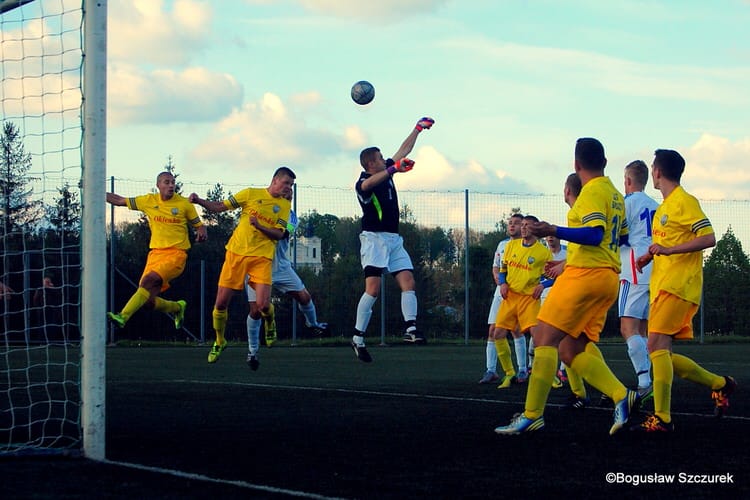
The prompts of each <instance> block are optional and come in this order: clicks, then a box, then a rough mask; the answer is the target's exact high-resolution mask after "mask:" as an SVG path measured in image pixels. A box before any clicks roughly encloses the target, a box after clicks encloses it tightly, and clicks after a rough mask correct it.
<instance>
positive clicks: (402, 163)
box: [386, 158, 414, 175]
mask: <svg viewBox="0 0 750 500" xmlns="http://www.w3.org/2000/svg"><path fill="white" fill-rule="evenodd" d="M412 168H414V160H410V159H409V158H401V159H400V160H398V161H397V162H394V163H393V165H391V166H390V167H388V168H387V169H386V170H388V173H389V174H391V175H393V174H395V173H396V172H408V171H409V170H411V169H412Z"/></svg>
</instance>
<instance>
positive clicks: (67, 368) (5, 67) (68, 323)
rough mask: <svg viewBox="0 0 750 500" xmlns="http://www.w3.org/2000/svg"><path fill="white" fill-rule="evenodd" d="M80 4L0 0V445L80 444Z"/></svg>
mask: <svg viewBox="0 0 750 500" xmlns="http://www.w3.org/2000/svg"><path fill="white" fill-rule="evenodd" d="M86 5H87V2H84V1H83V0H33V1H31V0H2V1H0V60H1V61H0V64H1V66H0V78H1V81H2V84H1V87H0V108H1V110H2V122H1V123H0V125H1V127H0V146H1V148H0V454H38V453H71V452H77V451H79V450H81V449H82V448H83V442H84V439H83V437H82V436H83V432H82V428H83V426H84V424H85V420H86V417H85V413H84V412H83V411H82V408H83V406H84V404H83V401H84V400H85V399H86V398H85V396H84V394H83V391H82V372H83V368H85V364H82V359H83V358H84V357H85V352H86V350H85V342H84V341H83V339H84V338H85V337H86V335H85V332H86V327H85V320H84V319H83V314H84V313H83V310H84V309H85V306H84V305H83V302H84V301H86V300H87V299H86V296H87V295H90V293H89V294H87V293H86V290H85V289H84V288H83V284H84V283H85V281H84V278H83V276H84V274H85V271H84V270H85V269H86V265H83V258H82V255H86V251H85V245H82V241H83V242H85V240H86V238H85V234H84V228H85V227H86V224H85V223H84V220H85V218H86V211H85V209H84V206H85V196H84V192H85V190H84V189H83V186H84V185H86V176H85V175H84V172H85V168H84V165H85V143H86V139H85V136H86V134H84V129H85V127H84V125H85V114H86V106H84V105H83V103H84V101H85V99H84V98H83V95H84V89H85V88H86V85H85V82H84V73H85V65H84V62H83V61H84V52H85V45H86V43H85V32H86V29H85V23H84V17H85V15H84V12H85V9H86ZM105 26H106V24H105ZM87 64H88V63H87ZM87 97H88V96H87ZM101 132H102V133H103V130H102V131H101ZM103 178H104V176H103V175H102V179H103ZM92 191H95V190H92ZM99 192H100V193H101V194H99V195H98V196H102V197H103V192H104V185H103V183H102V187H101V189H100V190H99ZM90 194H93V193H90ZM102 203H103V201H102ZM93 208H96V207H95V206H94V207H93ZM89 215H90V214H89ZM100 283H101V281H100ZM101 289H104V287H101ZM98 293H99V294H101V291H100V292H98ZM102 315H103V314H102ZM102 330H103V329H102ZM86 340H91V339H86ZM102 370H103V364H102ZM83 378H85V377H83ZM101 380H103V374H102V375H101ZM102 390H103V389H102ZM92 402H93V401H92Z"/></svg>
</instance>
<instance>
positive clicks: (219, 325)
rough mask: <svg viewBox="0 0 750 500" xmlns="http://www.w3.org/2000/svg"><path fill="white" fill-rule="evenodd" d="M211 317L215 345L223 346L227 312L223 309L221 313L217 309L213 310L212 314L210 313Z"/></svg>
mask: <svg viewBox="0 0 750 500" xmlns="http://www.w3.org/2000/svg"><path fill="white" fill-rule="evenodd" d="M211 316H213V320H214V331H216V343H217V344H224V343H226V340H225V339H224V329H225V328H226V327H227V316H228V314H227V310H226V309H224V310H223V311H219V310H218V309H216V308H214V310H213V313H211Z"/></svg>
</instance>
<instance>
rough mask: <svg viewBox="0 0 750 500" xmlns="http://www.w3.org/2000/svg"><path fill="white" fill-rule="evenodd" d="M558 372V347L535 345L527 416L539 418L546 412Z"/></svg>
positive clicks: (528, 392)
mask: <svg viewBox="0 0 750 500" xmlns="http://www.w3.org/2000/svg"><path fill="white" fill-rule="evenodd" d="M555 373H557V349H556V348H554V347H551V346H541V347H534V363H533V364H532V366H531V376H530V377H529V387H528V389H527V390H526V407H525V410H524V412H523V413H524V415H526V418H532V419H533V418H539V417H541V416H542V415H543V414H544V406H545V405H546V404H547V398H548V397H549V391H550V389H552V379H554V378H555Z"/></svg>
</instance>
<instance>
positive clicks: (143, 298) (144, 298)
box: [120, 287, 151, 321]
mask: <svg viewBox="0 0 750 500" xmlns="http://www.w3.org/2000/svg"><path fill="white" fill-rule="evenodd" d="M149 297H151V294H150V293H148V290H146V289H145V288H141V287H139V288H138V290H136V291H135V293H134V294H133V296H132V297H130V300H128V303H127V304H125V307H123V308H122V311H120V316H122V317H123V319H124V320H125V321H127V320H129V319H130V317H131V316H132V315H134V314H135V313H136V311H138V309H140V308H141V307H143V305H144V304H145V303H146V302H148V299H149Z"/></svg>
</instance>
